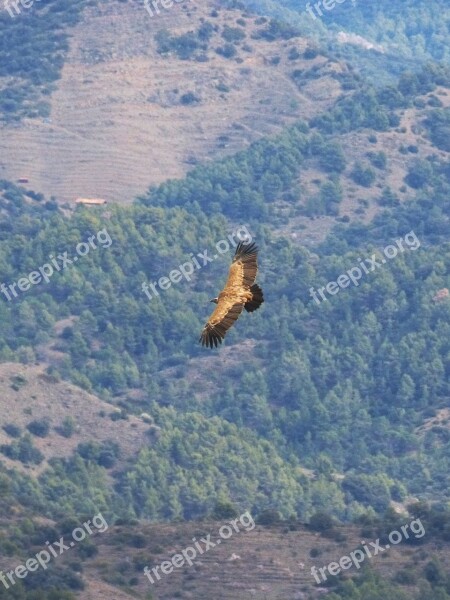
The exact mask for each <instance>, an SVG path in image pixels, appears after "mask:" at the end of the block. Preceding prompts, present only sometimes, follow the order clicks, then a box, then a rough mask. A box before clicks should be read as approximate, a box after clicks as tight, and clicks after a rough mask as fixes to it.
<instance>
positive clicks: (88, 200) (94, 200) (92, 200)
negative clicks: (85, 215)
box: [75, 198, 106, 206]
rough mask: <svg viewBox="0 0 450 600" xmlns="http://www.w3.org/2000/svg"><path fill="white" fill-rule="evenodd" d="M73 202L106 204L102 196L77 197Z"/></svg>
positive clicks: (93, 204)
mask: <svg viewBox="0 0 450 600" xmlns="http://www.w3.org/2000/svg"><path fill="white" fill-rule="evenodd" d="M75 204H85V205H86V206H101V205H102V204H106V200H104V199H103V198H77V199H76V200H75Z"/></svg>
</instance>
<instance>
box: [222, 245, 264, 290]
mask: <svg viewBox="0 0 450 600" xmlns="http://www.w3.org/2000/svg"><path fill="white" fill-rule="evenodd" d="M257 256H258V248H257V247H256V244H255V243H252V244H247V245H245V244H243V243H242V242H239V244H238V245H237V248H236V252H235V253H234V258H233V262H232V263H231V266H230V270H229V273H228V279H227V282H226V284H225V287H224V289H223V291H224V292H225V291H226V290H232V289H234V288H236V289H240V290H244V289H245V288H250V287H251V286H252V285H253V284H254V283H255V279H256V274H257V273H258V265H257V262H256V259H257Z"/></svg>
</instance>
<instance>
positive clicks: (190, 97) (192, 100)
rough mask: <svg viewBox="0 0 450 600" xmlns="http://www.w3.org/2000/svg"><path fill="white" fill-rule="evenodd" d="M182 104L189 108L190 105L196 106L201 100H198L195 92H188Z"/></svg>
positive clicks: (183, 96)
mask: <svg viewBox="0 0 450 600" xmlns="http://www.w3.org/2000/svg"><path fill="white" fill-rule="evenodd" d="M180 102H181V104H183V105H184V106H188V105H189V104H196V103H197V102H200V98H198V96H196V95H195V94H194V92H186V94H183V95H182V96H181V98H180Z"/></svg>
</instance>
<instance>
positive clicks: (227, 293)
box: [199, 242, 264, 348]
mask: <svg viewBox="0 0 450 600" xmlns="http://www.w3.org/2000/svg"><path fill="white" fill-rule="evenodd" d="M257 254H258V248H257V247H256V245H255V244H254V243H252V244H248V243H247V244H243V243H242V242H240V243H239V244H238V246H237V248H236V252H235V254H234V258H233V262H232V263H231V266H230V271H229V273H228V280H227V282H226V284H225V287H224V288H223V290H222V291H221V292H220V294H219V295H218V296H217V298H213V299H212V300H211V301H210V302H214V303H215V304H217V307H216V309H215V310H214V312H213V313H212V315H211V316H210V317H209V320H208V322H207V323H206V325H205V326H204V328H203V331H202V333H201V335H200V339H199V342H201V343H202V346H206V347H209V348H212V347H213V346H215V347H216V348H217V345H218V344H221V343H222V340H223V338H224V337H225V334H226V332H227V331H228V329H230V327H231V326H232V325H233V323H234V322H235V321H236V319H237V318H238V317H239V315H240V314H241V312H242V310H243V309H244V308H245V310H246V311H247V312H253V311H254V310H256V309H257V308H259V307H260V306H261V304H262V303H263V302H264V298H263V293H262V290H261V288H260V287H259V285H257V284H256V283H255V279H256V273H257V272H258V265H257V264H256V258H257Z"/></svg>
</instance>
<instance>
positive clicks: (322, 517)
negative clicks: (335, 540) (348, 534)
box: [309, 511, 334, 532]
mask: <svg viewBox="0 0 450 600" xmlns="http://www.w3.org/2000/svg"><path fill="white" fill-rule="evenodd" d="M309 526H310V528H311V529H312V530H313V531H320V532H324V531H330V530H332V529H333V528H334V519H333V517H331V516H330V515H329V514H327V513H325V512H322V511H319V512H316V513H314V514H313V515H312V517H311V518H310V520H309Z"/></svg>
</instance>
